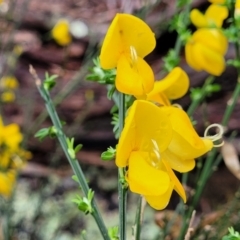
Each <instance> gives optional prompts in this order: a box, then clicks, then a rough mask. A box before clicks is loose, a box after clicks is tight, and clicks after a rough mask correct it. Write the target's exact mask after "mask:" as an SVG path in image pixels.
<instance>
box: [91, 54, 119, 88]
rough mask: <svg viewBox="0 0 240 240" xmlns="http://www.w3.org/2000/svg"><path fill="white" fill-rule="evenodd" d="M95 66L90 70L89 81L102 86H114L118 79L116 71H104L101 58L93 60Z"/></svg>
mask: <svg viewBox="0 0 240 240" xmlns="http://www.w3.org/2000/svg"><path fill="white" fill-rule="evenodd" d="M93 63H94V66H93V67H92V68H91V69H90V70H89V71H90V74H88V75H87V80H90V81H94V82H98V83H100V84H114V83H115V78H116V69H110V70H104V69H102V68H101V66H100V60H99V58H95V59H93Z"/></svg>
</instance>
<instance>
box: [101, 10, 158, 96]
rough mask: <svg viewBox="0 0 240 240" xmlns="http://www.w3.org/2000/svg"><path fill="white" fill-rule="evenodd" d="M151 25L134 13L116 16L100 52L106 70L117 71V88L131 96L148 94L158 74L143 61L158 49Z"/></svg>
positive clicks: (102, 64)
mask: <svg viewBox="0 0 240 240" xmlns="http://www.w3.org/2000/svg"><path fill="white" fill-rule="evenodd" d="M155 45H156V40H155V36H154V33H153V32H152V31H151V29H150V28H149V26H148V25H147V24H146V23H145V22H143V21H142V20H141V19H139V18H137V17H135V16H132V15H130V14H116V16H115V18H114V19H113V21H112V23H111V25H110V27H109V29H108V31H107V34H106V36H105V39H104V41H103V44H102V48H101V53H100V64H101V67H102V68H103V69H112V68H117V75H116V82H115V84H116V88H117V89H118V91H119V92H123V93H125V94H130V95H137V96H141V95H145V94H147V93H149V92H150V91H151V90H152V89H153V85H154V75H153V71H152V69H151V68H150V66H149V65H148V64H147V63H146V62H145V60H143V58H144V57H145V56H146V55H148V54H149V53H150V52H152V50H153V49H154V48H155Z"/></svg>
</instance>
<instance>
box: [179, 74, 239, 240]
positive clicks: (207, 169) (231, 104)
mask: <svg viewBox="0 0 240 240" xmlns="http://www.w3.org/2000/svg"><path fill="white" fill-rule="evenodd" d="M239 95H240V76H239V77H238V83H237V86H236V88H235V89H234V92H233V94H232V97H231V99H230V100H229V101H228V105H227V107H226V110H225V112H224V115H223V119H222V122H221V123H222V125H223V126H227V124H228V121H229V119H230V117H231V115H232V112H233V110H234V108H235V106H236V104H237V100H238V98H239ZM217 152H218V151H217V149H216V148H214V149H213V150H212V151H211V152H210V153H209V155H208V157H207V159H206V161H205V164H204V167H203V170H202V172H201V176H200V178H199V181H198V183H197V187H196V189H197V191H196V193H195V194H194V197H193V201H192V204H191V207H190V208H189V210H188V213H187V215H186V217H185V220H184V222H187V221H188V220H189V218H190V216H191V214H192V211H193V210H194V209H195V207H196V206H197V204H198V201H199V199H200V196H201V194H202V192H203V189H204V187H205V185H206V182H207V180H208V179H209V177H210V175H211V174H210V173H211V172H212V171H213V169H214V168H215V166H214V159H216V155H217ZM216 163H217V164H219V160H218V158H217V161H216ZM186 227H187V224H184V227H183V228H182V231H181V234H180V238H179V239H182V238H183V236H184V234H185V232H186Z"/></svg>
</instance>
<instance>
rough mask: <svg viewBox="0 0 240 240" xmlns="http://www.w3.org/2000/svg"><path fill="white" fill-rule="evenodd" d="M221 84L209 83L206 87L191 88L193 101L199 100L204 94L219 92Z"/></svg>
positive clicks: (209, 94) (208, 95)
mask: <svg viewBox="0 0 240 240" xmlns="http://www.w3.org/2000/svg"><path fill="white" fill-rule="evenodd" d="M220 90H221V86H220V85H219V84H216V83H214V84H208V85H207V86H206V87H205V88H191V89H190V97H191V99H192V101H198V100H200V99H202V97H203V96H207V97H210V96H211V95H212V93H214V92H219V91H220Z"/></svg>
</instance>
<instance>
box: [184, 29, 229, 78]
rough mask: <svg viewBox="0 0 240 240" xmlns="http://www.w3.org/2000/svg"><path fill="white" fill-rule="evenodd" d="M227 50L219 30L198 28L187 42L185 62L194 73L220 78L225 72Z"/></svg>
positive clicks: (225, 41)
mask: <svg viewBox="0 0 240 240" xmlns="http://www.w3.org/2000/svg"><path fill="white" fill-rule="evenodd" d="M227 48H228V41H227V38H226V37H225V36H224V35H223V33H222V32H221V31H220V30H219V29H211V28H200V29H198V30H197V31H195V32H194V33H193V35H192V36H191V37H190V38H189V40H188V41H187V44H186V46H185V56H186V61H187V63H188V64H189V66H190V67H192V68H193V69H195V70H196V71H202V70H204V71H206V72H208V73H210V74H212V75H215V76H220V75H221V74H222V73H223V71H224V70H225V59H224V55H225V53H226V51H227Z"/></svg>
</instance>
